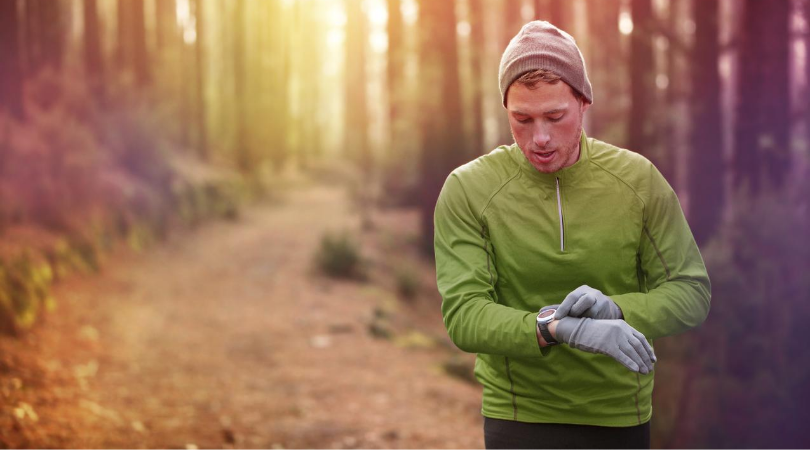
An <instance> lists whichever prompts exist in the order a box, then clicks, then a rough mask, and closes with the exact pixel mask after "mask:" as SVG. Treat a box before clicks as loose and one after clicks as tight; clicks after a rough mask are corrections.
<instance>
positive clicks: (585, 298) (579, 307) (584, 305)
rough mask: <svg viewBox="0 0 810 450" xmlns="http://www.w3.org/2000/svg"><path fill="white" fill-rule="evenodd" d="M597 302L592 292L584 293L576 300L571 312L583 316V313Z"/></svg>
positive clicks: (576, 315) (575, 315) (573, 314)
mask: <svg viewBox="0 0 810 450" xmlns="http://www.w3.org/2000/svg"><path fill="white" fill-rule="evenodd" d="M595 303H596V298H594V296H593V295H591V294H587V293H586V294H583V295H582V296H581V297H579V298H578V299H577V301H576V302H574V304H573V305H572V306H571V312H570V314H571V315H572V316H574V317H582V314H583V313H585V312H586V311H588V310H589V309H591V307H592V306H593V305H594V304H595Z"/></svg>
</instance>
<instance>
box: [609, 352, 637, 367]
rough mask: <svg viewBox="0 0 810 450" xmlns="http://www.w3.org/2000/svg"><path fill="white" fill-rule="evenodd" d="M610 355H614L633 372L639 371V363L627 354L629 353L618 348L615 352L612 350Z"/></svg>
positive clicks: (614, 357)
mask: <svg viewBox="0 0 810 450" xmlns="http://www.w3.org/2000/svg"><path fill="white" fill-rule="evenodd" d="M609 355H610V356H612V357H613V359H615V360H616V361H618V362H619V363H621V365H623V366H624V367H627V369H628V370H631V371H633V372H638V371H639V366H638V364H636V363H635V362H634V361H633V359H632V358H630V357H629V356H627V354H625V353H624V352H623V351H621V350H618V351H615V352H610V353H609Z"/></svg>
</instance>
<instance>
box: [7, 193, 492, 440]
mask: <svg viewBox="0 0 810 450" xmlns="http://www.w3.org/2000/svg"><path fill="white" fill-rule="evenodd" d="M347 204H348V202H347V200H346V198H345V197H344V195H343V194H342V191H341V190H335V189H330V188H326V187H308V188H306V189H301V190H296V191H290V192H289V193H288V194H285V195H284V196H283V199H282V200H280V201H279V202H276V203H274V204H265V205H259V206H257V207H255V208H251V209H249V210H248V211H246V212H245V214H244V216H243V217H242V218H241V219H240V220H239V221H236V222H219V223H212V224H207V225H205V226H203V227H200V228H198V229H196V230H193V231H191V232H188V233H185V234H183V235H177V236H174V237H172V238H171V239H170V240H169V241H168V242H166V243H164V244H160V245H158V246H156V247H154V248H152V249H149V250H148V251H146V252H145V253H141V254H131V253H127V252H121V253H116V255H114V256H113V257H111V259H110V260H109V261H107V262H106V264H105V268H104V270H103V272H102V273H101V274H94V275H81V276H74V277H71V278H70V279H69V280H66V281H64V282H62V283H60V284H59V285H57V286H56V288H55V292H54V294H55V296H56V298H57V300H58V303H59V306H58V308H57V310H56V311H54V312H52V313H50V314H49V315H47V316H46V317H45V318H44V319H43V320H42V321H41V322H40V323H39V324H37V326H36V327H35V329H34V330H32V331H31V332H30V333H28V334H27V335H26V336H25V337H24V338H22V340H21V342H16V343H14V342H12V341H11V340H10V339H8V338H2V339H0V447H1V446H3V445H5V446H11V447H134V448H140V447H168V448H187V447H190V448H193V447H194V446H196V447H200V448H205V447H277V448H279V447H287V448H290V447H442V448H444V447H479V448H480V447H482V446H483V439H482V430H481V423H482V421H481V417H480V414H479V408H480V400H481V392H480V388H478V387H477V386H474V385H471V384H467V383H464V382H462V381H460V380H458V379H456V378H452V377H450V376H448V375H446V374H445V373H443V372H442V371H441V370H440V369H439V365H440V363H441V362H442V361H443V360H444V359H445V358H446V357H447V355H448V354H449V350H447V349H446V348H445V347H443V346H436V347H429V348H421V347H419V346H416V347H414V346H410V347H409V346H403V345H396V344H395V342H396V341H391V340H385V339H377V338H374V337H373V336H371V335H370V334H369V332H368V331H367V330H368V323H369V321H370V320H371V319H372V317H373V316H374V310H375V308H378V307H379V306H380V305H381V304H385V305H388V308H389V309H390V307H391V303H392V301H391V298H392V297H393V295H394V294H392V293H391V291H392V289H391V288H390V286H389V287H388V288H386V287H385V286H386V285H390V284H391V283H390V281H389V282H386V281H385V280H384V277H382V276H378V275H377V272H379V271H381V270H383V269H381V268H384V267H386V264H388V263H390V262H391V261H392V260H391V258H396V257H397V256H396V255H391V254H390V253H391V249H390V245H392V244H391V242H395V241H397V240H398V239H401V238H402V236H403V233H404V234H406V235H407V233H411V234H413V233H415V231H416V229H417V228H416V227H417V220H416V219H417V218H416V216H415V215H414V214H413V213H403V212H399V213H386V214H387V215H385V214H383V215H381V216H380V217H378V218H377V223H378V224H379V227H378V229H377V230H376V231H375V232H374V233H371V235H370V237H368V238H364V250H365V251H367V253H368V254H369V255H371V258H372V261H373V262H375V264H372V266H373V269H372V276H371V279H370V280H369V281H367V282H365V283H358V282H350V281H333V280H329V279H325V278H323V277H321V276H319V275H317V274H315V272H314V271H313V269H312V255H313V253H314V252H315V249H316V247H317V245H318V243H319V239H320V237H321V235H322V234H323V232H324V231H326V230H332V229H340V228H349V227H351V228H352V229H355V230H356V229H357V218H356V214H351V213H350V212H349V211H348V209H349V208H348V206H347ZM389 225H390V226H391V227H392V228H387V227H388V226H389ZM406 238H407V236H406ZM386 245H388V246H389V247H386ZM421 270H422V276H423V279H424V280H426V281H425V284H426V286H425V288H424V293H423V295H422V296H421V299H420V300H418V301H415V302H413V303H411V304H405V306H400V307H399V310H398V311H399V312H398V313H396V314H395V316H396V317H397V319H396V320H395V326H396V327H399V328H400V329H402V330H404V329H406V328H408V327H412V328H416V329H421V330H422V331H423V332H425V333H427V334H432V335H438V334H439V333H441V317H440V315H439V312H438V303H437V302H438V297H437V295H436V294H435V293H432V292H431V289H430V287H431V286H430V285H429V283H430V279H431V278H432V275H431V274H430V273H429V268H428V267H426V266H424V265H423V266H422V269H421ZM375 271H376V272H375ZM433 283H434V287H433V289H435V281H434V282H433ZM386 302H387V303H386ZM399 304H402V302H399ZM402 334H404V332H403V333H402ZM467 356H469V355H467Z"/></svg>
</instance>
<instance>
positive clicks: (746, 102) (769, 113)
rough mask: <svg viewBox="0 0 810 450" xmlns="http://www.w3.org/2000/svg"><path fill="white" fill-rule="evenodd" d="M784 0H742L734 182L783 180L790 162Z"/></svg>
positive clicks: (756, 186) (753, 184) (755, 186)
mask: <svg viewBox="0 0 810 450" xmlns="http://www.w3.org/2000/svg"><path fill="white" fill-rule="evenodd" d="M790 3H791V2H790V1H789V0H774V1H771V2H767V3H765V2H761V1H757V0H747V1H746V2H745V8H744V11H743V26H742V28H741V30H742V36H741V38H740V44H741V45H740V54H739V55H740V56H739V57H740V67H741V68H742V69H741V70H740V71H739V84H738V91H737V92H738V93H737V100H738V103H737V118H736V124H735V133H734V142H735V144H734V148H735V152H734V184H735V186H737V187H739V186H742V185H744V184H747V185H748V188H749V189H750V193H751V194H757V193H759V192H760V191H761V190H762V188H763V187H764V185H765V184H766V183H768V184H771V185H772V186H775V187H780V186H782V185H783V182H784V180H785V177H786V174H787V171H788V167H789V166H788V165H789V163H790V149H789V145H788V144H789V137H790V96H789V86H790V83H789V82H790V79H789V77H788V53H789V40H788V37H789V36H788V33H789V29H790V26H789V25H790V22H789V16H790Z"/></svg>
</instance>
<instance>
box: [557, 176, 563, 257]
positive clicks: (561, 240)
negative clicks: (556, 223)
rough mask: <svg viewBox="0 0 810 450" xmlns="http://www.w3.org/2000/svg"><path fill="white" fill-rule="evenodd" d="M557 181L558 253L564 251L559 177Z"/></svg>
mask: <svg viewBox="0 0 810 450" xmlns="http://www.w3.org/2000/svg"><path fill="white" fill-rule="evenodd" d="M556 180H557V213H558V214H559V216H560V251H561V252H564V251H565V231H564V230H563V214H562V201H561V200H560V177H557V178H556Z"/></svg>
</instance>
